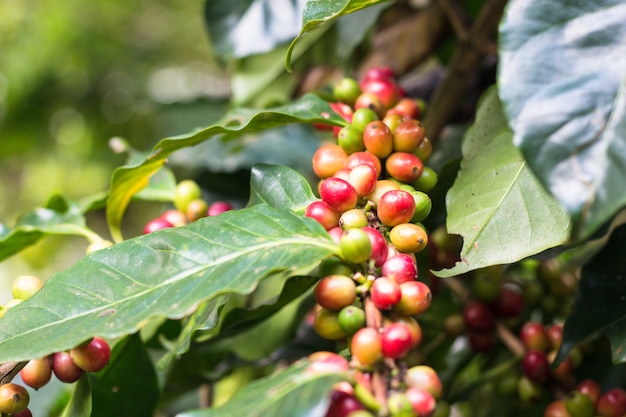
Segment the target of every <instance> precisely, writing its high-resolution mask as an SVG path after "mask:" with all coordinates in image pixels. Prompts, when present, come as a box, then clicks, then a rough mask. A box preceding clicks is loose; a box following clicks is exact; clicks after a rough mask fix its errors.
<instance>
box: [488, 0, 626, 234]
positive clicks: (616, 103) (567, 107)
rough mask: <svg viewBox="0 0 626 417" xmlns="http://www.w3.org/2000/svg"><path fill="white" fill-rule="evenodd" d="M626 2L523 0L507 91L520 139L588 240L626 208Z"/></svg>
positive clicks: (503, 68) (506, 51)
mask: <svg viewBox="0 0 626 417" xmlns="http://www.w3.org/2000/svg"><path fill="white" fill-rule="evenodd" d="M625 21H626V3H624V2H623V1H621V0H600V1H591V0H583V1H579V0H558V1H549V2H546V1H541V0H529V1H521V0H514V1H512V2H510V3H509V5H508V8H507V11H506V13H505V16H504V19H503V22H502V25H501V27H500V42H499V44H500V58H501V60H500V63H499V79H498V85H499V87H500V96H501V98H502V100H503V103H504V106H505V111H506V114H507V116H508V118H509V120H510V123H511V127H512V128H513V130H514V131H515V136H514V143H515V145H516V146H517V147H518V148H519V149H520V150H521V151H522V153H523V154H524V156H525V158H526V160H527V162H528V164H529V166H530V168H531V169H532V170H533V172H534V173H535V174H536V175H537V176H538V178H539V179H540V180H541V182H542V183H543V184H545V186H546V188H547V189H549V190H550V192H551V193H552V195H554V196H555V197H556V199H557V200H558V201H559V202H560V203H561V205H562V206H563V207H564V208H565V209H566V210H567V212H568V213H569V214H570V216H571V217H572V221H573V224H574V226H573V231H572V234H573V235H572V239H573V240H576V239H580V238H586V237H588V236H590V235H591V234H592V233H593V232H594V231H595V230H597V229H598V228H599V227H600V226H601V225H603V224H605V223H607V222H608V221H609V220H610V219H611V218H612V217H613V216H614V215H615V214H616V213H617V212H618V211H619V210H620V209H621V208H622V207H624V206H625V205H626V187H624V178H625V177H626V133H625V132H626V43H625V42H624V39H625V38H626V25H624V22H625Z"/></svg>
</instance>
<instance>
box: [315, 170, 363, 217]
mask: <svg viewBox="0 0 626 417" xmlns="http://www.w3.org/2000/svg"><path fill="white" fill-rule="evenodd" d="M320 197H321V198H322V200H323V201H324V202H325V203H326V204H328V205H329V206H330V207H331V208H332V209H333V210H336V211H338V212H344V211H346V210H350V209H351V208H354V207H355V206H356V203H357V198H358V197H357V195H356V191H355V189H354V188H353V187H352V186H351V185H350V184H349V183H348V182H347V181H344V180H342V179H340V178H335V177H330V178H326V179H325V180H323V181H322V183H321V186H320Z"/></svg>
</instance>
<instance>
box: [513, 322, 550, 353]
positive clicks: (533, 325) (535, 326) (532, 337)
mask: <svg viewBox="0 0 626 417" xmlns="http://www.w3.org/2000/svg"><path fill="white" fill-rule="evenodd" d="M519 336H520V340H521V341H522V343H523V344H524V347H525V348H526V349H527V350H538V351H541V352H545V351H547V350H548V348H549V342H548V336H547V335H546V331H545V327H544V326H543V324H542V323H539V322H536V321H528V322H526V323H524V325H523V326H522V328H521V329H520V331H519Z"/></svg>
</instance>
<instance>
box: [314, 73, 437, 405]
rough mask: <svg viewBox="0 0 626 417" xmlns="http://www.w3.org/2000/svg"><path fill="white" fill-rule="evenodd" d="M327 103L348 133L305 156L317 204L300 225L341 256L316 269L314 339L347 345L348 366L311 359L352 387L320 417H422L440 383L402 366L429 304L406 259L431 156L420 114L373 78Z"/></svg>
mask: <svg viewBox="0 0 626 417" xmlns="http://www.w3.org/2000/svg"><path fill="white" fill-rule="evenodd" d="M334 95H335V98H336V99H337V101H336V102H334V103H331V106H332V108H333V109H334V110H335V111H336V112H337V113H339V114H340V115H341V116H343V117H344V119H345V120H346V121H348V122H349V124H348V125H347V126H344V127H342V128H334V129H333V132H334V136H335V140H334V141H332V142H331V143H326V144H323V145H322V146H320V147H319V148H318V149H317V151H316V152H315V154H314V156H313V160H312V164H313V170H314V172H315V173H316V175H317V176H318V178H319V179H320V182H319V185H318V192H319V196H320V199H319V200H316V201H314V202H312V203H311V204H309V205H308V206H307V207H306V209H305V216H307V217H310V218H313V219H315V220H317V221H318V222H319V223H320V224H321V225H322V226H324V228H325V229H326V230H327V231H328V232H329V234H330V236H331V238H332V239H333V240H334V241H335V242H336V243H337V244H338V246H339V248H340V256H338V257H331V258H329V259H326V260H324V261H322V263H321V264H320V266H319V275H320V281H319V282H318V284H317V286H316V287H315V291H314V295H315V300H316V302H317V305H316V308H315V316H314V319H313V329H314V330H315V331H316V332H317V333H318V334H319V335H320V336H322V337H323V338H326V339H330V340H340V341H346V345H347V349H346V351H345V353H346V355H345V356H346V357H348V358H349V360H348V359H345V358H344V357H343V356H339V355H337V354H331V353H329V352H324V353H322V354H320V355H321V356H323V358H322V359H320V357H319V355H318V356H316V357H315V358H312V359H314V363H317V362H320V361H321V362H322V363H326V362H332V363H337V364H338V368H339V369H344V368H345V369H350V370H351V371H353V375H354V380H353V381H351V382H350V383H348V382H346V383H345V384H340V385H339V386H338V387H336V388H335V389H333V391H332V395H331V397H332V398H331V404H330V406H329V409H328V411H327V414H326V417H347V416H350V417H365V416H372V415H381V416H398V417H400V416H406V417H411V416H416V415H419V416H422V417H428V416H430V415H432V413H433V412H434V409H435V405H436V400H437V398H438V397H439V396H440V394H441V382H440V380H439V378H438V376H437V374H436V372H435V371H434V370H433V369H432V368H429V367H427V366H425V365H416V366H414V367H411V368H408V365H407V362H406V361H405V359H406V358H407V356H408V355H409V354H410V352H412V351H413V350H414V349H415V348H417V347H418V346H419V345H420V343H421V341H422V330H421V327H420V325H419V323H418V321H417V318H416V317H417V316H419V315H420V314H422V313H423V312H425V311H426V310H427V309H428V308H429V307H430V304H431V299H432V294H431V291H430V288H429V287H428V285H427V284H425V283H424V282H422V281H420V280H418V267H417V261H416V256H415V255H416V254H417V253H419V252H421V251H422V250H424V249H425V248H426V246H427V245H428V233H427V231H426V229H425V228H424V226H423V225H422V224H421V223H420V222H421V221H422V220H424V219H425V218H426V217H427V216H428V214H429V213H430V210H431V207H432V202H431V199H430V197H429V196H428V194H427V192H428V191H430V189H432V187H434V185H435V183H436V174H435V173H434V172H433V171H432V170H430V169H427V168H426V167H425V166H424V161H425V160H426V159H428V157H429V156H430V154H431V152H432V147H431V144H430V141H429V140H428V139H427V137H426V132H425V129H424V126H423V125H422V124H421V122H420V121H419V120H417V117H418V116H419V115H420V113H421V110H422V109H421V107H420V104H419V103H418V102H417V101H416V100H413V99H410V98H405V97H402V92H401V89H400V87H399V86H398V85H397V83H396V82H395V80H394V78H393V74H392V73H391V72H389V71H388V70H385V69H380V68H377V69H372V70H370V71H368V72H367V73H366V75H365V77H364V79H363V80H361V81H360V82H357V81H356V80H354V79H352V78H344V79H342V80H340V81H339V82H338V83H337V84H336V85H335V87H334ZM312 366H314V367H316V366H317V365H312ZM407 368H408V369H407Z"/></svg>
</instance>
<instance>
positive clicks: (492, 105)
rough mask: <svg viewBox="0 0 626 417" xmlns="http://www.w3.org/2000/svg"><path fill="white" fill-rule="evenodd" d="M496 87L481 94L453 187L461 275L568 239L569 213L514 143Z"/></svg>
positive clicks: (451, 218)
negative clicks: (533, 172)
mask: <svg viewBox="0 0 626 417" xmlns="http://www.w3.org/2000/svg"><path fill="white" fill-rule="evenodd" d="M512 136H513V133H512V132H511V129H510V128H509V127H508V125H507V122H506V119H505V118H504V115H503V113H502V108H501V105H500V101H499V100H498V95H497V92H496V90H495V88H492V89H490V90H488V92H487V93H485V96H484V97H483V98H482V100H481V102H480V104H479V108H478V112H477V115H476V122H475V123H474V125H473V126H472V127H471V128H470V130H468V132H467V134H466V135H465V137H464V139H463V146H462V152H463V160H462V162H461V171H460V172H459V175H458V177H457V179H456V181H455V182H454V185H453V186H452V188H450V190H449V191H448V194H447V196H446V205H447V210H448V218H447V229H448V233H452V234H459V235H461V236H463V248H462V250H461V261H460V262H457V264H456V265H455V266H454V267H453V268H450V269H446V270H442V271H439V272H437V273H436V275H438V276H441V277H449V276H454V275H459V274H462V273H465V272H467V271H471V270H474V269H477V268H483V267H486V266H490V265H498V264H505V263H512V262H515V261H518V260H520V259H523V258H525V257H527V256H530V255H534V254H536V253H539V252H542V251H543V250H545V249H548V248H551V247H554V246H557V245H559V244H561V243H563V242H564V241H565V240H566V239H567V237H568V235H569V218H568V216H567V214H566V213H565V212H564V211H563V209H562V208H561V207H560V206H559V204H558V203H557V202H556V201H555V200H554V198H552V197H551V196H550V195H549V194H548V193H547V192H546V191H545V190H544V189H543V187H542V186H541V184H540V183H539V181H538V180H537V178H536V177H535V176H534V175H533V174H532V172H531V171H530V169H529V168H528V166H527V165H526V163H525V162H524V158H523V157H522V155H521V154H520V152H519V151H518V150H517V149H516V148H515V146H513V143H512V142H511V138H512Z"/></svg>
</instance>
